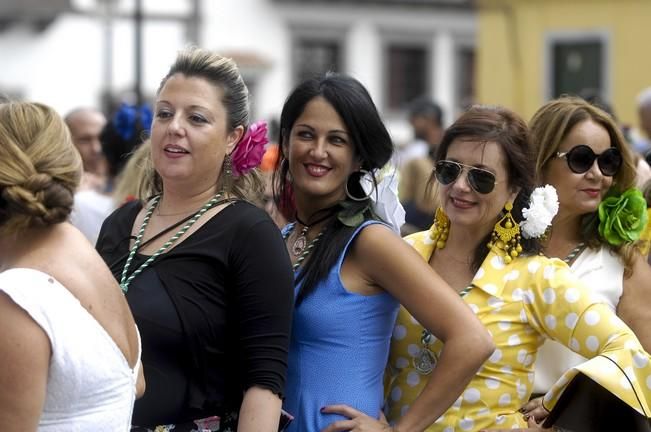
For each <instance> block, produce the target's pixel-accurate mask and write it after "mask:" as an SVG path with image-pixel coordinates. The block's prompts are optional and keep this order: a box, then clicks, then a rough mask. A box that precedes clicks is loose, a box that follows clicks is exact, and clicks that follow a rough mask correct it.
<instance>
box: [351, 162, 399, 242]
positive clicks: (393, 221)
mask: <svg viewBox="0 0 651 432" xmlns="http://www.w3.org/2000/svg"><path fill="white" fill-rule="evenodd" d="M372 175H374V176H375V180H376V182H377V190H374V189H375V183H374V182H373V179H372V178H371V176H372ZM359 183H360V184H361V186H362V188H363V189H364V192H366V194H367V195H369V196H370V198H371V201H372V202H373V204H372V208H373V212H374V213H375V214H376V215H377V216H379V217H380V218H382V220H383V221H384V222H386V223H387V224H389V226H391V228H392V229H393V231H395V232H396V233H397V234H398V235H399V234H400V227H402V226H403V225H404V223H405V209H404V208H403V207H402V204H400V200H399V199H398V173H397V171H396V168H395V167H394V166H393V165H391V164H390V163H389V164H387V165H385V166H384V167H383V168H381V169H379V170H374V171H372V172H367V173H366V174H364V176H362V178H361V179H360V180H359Z"/></svg>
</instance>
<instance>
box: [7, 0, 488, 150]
mask: <svg viewBox="0 0 651 432" xmlns="http://www.w3.org/2000/svg"><path fill="white" fill-rule="evenodd" d="M32 1H35V0H32ZM135 2H136V0H75V1H70V2H62V3H66V4H67V7H64V8H62V9H61V11H60V12H59V13H58V14H53V18H51V19H50V22H49V23H47V26H46V27H45V28H37V27H38V26H35V25H34V23H33V22H32V23H30V22H29V20H19V19H16V20H13V21H12V20H11V19H9V20H7V19H6V16H5V19H4V21H0V22H5V23H6V24H5V25H4V26H0V58H2V59H3V62H2V64H3V67H2V68H0V92H5V93H8V94H9V95H10V96H18V97H22V98H24V99H28V100H38V101H42V102H44V103H47V104H50V105H52V106H54V107H55V108H56V109H57V110H59V111H60V112H61V113H65V112H67V111H69V110H70V109H72V108H75V107H78V106H81V105H86V106H88V105H90V106H96V107H100V106H102V96H103V95H106V94H108V93H110V94H112V95H113V96H114V97H117V98H118V99H119V98H124V97H128V95H129V93H130V91H131V90H132V89H133V85H134V84H133V83H134V81H135V72H134V70H135V49H134V20H133V18H132V14H133V10H134V7H135V4H136V3H135ZM22 3H30V1H25V0H23V1H22ZM107 10H108V11H110V19H107V16H106V14H105V12H106V11H107ZM142 11H143V17H144V18H143V26H142V29H143V31H142V42H141V47H142V72H141V77H142V91H143V93H144V94H145V95H146V96H147V97H148V98H149V99H151V97H152V96H153V94H154V93H155V91H156V88H157V86H158V83H159V81H160V78H161V77H162V76H163V75H164V74H165V72H166V70H167V68H168V67H169V65H170V63H171V62H172V61H173V59H174V56H175V53H176V52H177V51H178V50H179V49H182V48H183V47H184V46H186V45H188V44H189V43H198V44H199V45H201V46H203V47H206V48H209V49H212V50H215V51H217V52H219V53H222V54H224V55H228V56H231V57H233V58H234V59H235V60H236V61H237V62H238V64H239V65H240V68H241V70H242V72H243V75H244V76H245V79H246V80H247V83H248V84H249V87H250V90H251V93H252V96H253V114H254V118H264V119H272V118H277V116H278V115H279V114H280V109H281V107H282V104H283V102H284V99H285V97H286V96H287V94H288V93H289V91H290V90H291V88H292V87H293V86H294V85H295V84H296V83H298V82H299V81H300V80H301V79H302V78H305V77H307V76H310V75H312V74H314V73H319V72H323V71H326V70H336V71H338V72H345V73H348V74H351V75H353V76H355V77H356V78H358V79H359V80H360V81H361V82H362V83H363V84H364V85H365V86H366V87H367V88H368V90H369V92H370V93H371V95H372V96H373V98H374V100H375V101H376V104H377V105H378V108H379V109H380V112H381V113H382V114H383V116H384V118H385V119H386V121H387V123H388V125H389V127H390V129H391V131H392V133H393V135H394V139H395V140H396V141H398V142H400V141H404V140H407V139H409V128H408V127H407V124H406V121H405V116H404V109H405V108H406V106H407V104H408V102H410V101H411V100H413V99H414V98H416V97H419V96H429V97H430V98H432V99H433V100H435V101H437V102H438V103H440V104H441V105H442V107H443V108H444V111H445V113H446V117H447V121H448V122H449V121H451V120H452V117H453V116H454V114H456V113H458V111H459V110H460V109H461V108H462V107H463V106H464V105H466V104H468V103H471V102H472V100H473V97H474V86H473V83H474V59H475V48H474V46H475V33H476V25H477V24H476V16H475V11H474V7H473V4H472V1H471V0H348V1H344V0H329V1H328V0H320V1H317V0H194V1H193V0H143V1H142ZM2 12H3V11H2V9H1V8H0V19H2ZM7 13H8V12H7V11H5V15H7ZM195 27H198V28H195ZM193 37H194V38H195V39H196V40H191V39H193Z"/></svg>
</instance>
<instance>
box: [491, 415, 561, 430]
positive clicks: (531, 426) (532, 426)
mask: <svg viewBox="0 0 651 432" xmlns="http://www.w3.org/2000/svg"><path fill="white" fill-rule="evenodd" d="M525 418H526V419H527V427H526V428H519V429H482V430H481V431H480V432H553V431H554V428H551V429H546V428H544V427H542V422H541V423H536V420H534V418H533V417H525Z"/></svg>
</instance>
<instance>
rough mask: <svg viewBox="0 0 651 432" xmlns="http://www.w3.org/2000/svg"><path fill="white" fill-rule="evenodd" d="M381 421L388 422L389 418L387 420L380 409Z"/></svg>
mask: <svg viewBox="0 0 651 432" xmlns="http://www.w3.org/2000/svg"><path fill="white" fill-rule="evenodd" d="M379 420H380V421H381V422H382V423H386V424H389V420H387V416H385V415H384V411H380V419H379Z"/></svg>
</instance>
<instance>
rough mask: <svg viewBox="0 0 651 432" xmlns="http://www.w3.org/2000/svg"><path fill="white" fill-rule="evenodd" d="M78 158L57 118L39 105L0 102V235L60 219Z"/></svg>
mask: <svg viewBox="0 0 651 432" xmlns="http://www.w3.org/2000/svg"><path fill="white" fill-rule="evenodd" d="M81 164H82V163H81V156H80V155H79V153H78V152H77V150H76V149H75V147H74V145H73V144H72V140H71V138H70V132H69V131H68V128H67V127H66V125H65V123H64V122H63V120H62V119H61V117H60V116H59V115H58V114H57V113H56V112H55V111H54V110H53V109H52V108H50V107H48V106H46V105H43V104H39V103H27V102H8V103H4V104H1V105H0V233H1V234H7V233H16V232H20V231H22V230H25V229H27V228H31V227H40V226H49V225H53V224H57V223H60V222H64V221H65V220H66V219H67V218H68V216H69V214H70V212H71V211H72V206H73V202H74V198H73V197H74V190H75V189H76V187H77V185H78V184H79V179H80V177H81V166H82V165H81Z"/></svg>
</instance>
